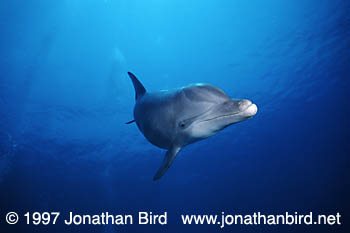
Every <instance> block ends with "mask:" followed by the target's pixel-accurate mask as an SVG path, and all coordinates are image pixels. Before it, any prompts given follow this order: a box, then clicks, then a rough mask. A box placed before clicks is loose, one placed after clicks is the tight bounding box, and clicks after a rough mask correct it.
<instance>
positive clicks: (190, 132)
mask: <svg viewBox="0 0 350 233" xmlns="http://www.w3.org/2000/svg"><path fill="white" fill-rule="evenodd" d="M182 92H183V94H182V95H183V98H182V102H184V103H185V104H184V103H183V105H182V106H183V109H182V111H181V116H182V117H179V119H178V122H177V132H178V134H180V135H181V138H184V139H185V141H184V142H183V144H190V143H193V142H196V141H199V140H201V139H205V138H207V137H210V136H212V135H214V134H216V133H218V132H219V131H221V130H222V129H224V128H226V127H227V126H230V125H232V124H234V123H237V122H241V121H244V120H248V119H250V118H252V117H253V116H254V115H255V114H256V113H257V111H258V108H257V106H256V105H255V104H253V103H252V102H251V101H250V100H246V99H231V98H229V97H228V96H227V95H226V94H225V93H224V92H223V91H222V90H221V89H219V88H217V87H214V86H212V85H209V84H195V85H191V86H188V87H184V88H183V89H182Z"/></svg>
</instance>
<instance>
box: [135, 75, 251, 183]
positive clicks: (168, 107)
mask: <svg viewBox="0 0 350 233" xmlns="http://www.w3.org/2000/svg"><path fill="white" fill-rule="evenodd" d="M128 74H129V76H130V78H131V80H132V82H133V84H134V88H135V91H136V104H135V107H134V120H133V121H130V122H128V123H132V122H136V124H137V126H138V128H139V130H140V131H141V132H142V133H143V135H144V136H145V137H146V138H147V140H148V141H149V142H151V143H152V144H153V145H155V146H157V147H160V148H163V149H167V150H168V151H167V153H166V155H165V157H164V160H163V162H162V165H161V166H160V168H159V170H158V171H157V173H156V174H155V176H154V178H153V180H157V179H159V178H161V177H162V176H163V175H164V173H165V172H166V171H167V169H168V168H169V167H170V165H171V163H172V162H173V161H174V159H175V157H176V155H177V154H178V153H179V152H180V150H181V149H182V148H183V147H184V146H186V145H189V144H191V143H194V142H197V141H199V140H203V139H205V138H208V137H210V136H212V135H215V134H216V133H218V132H219V131H221V130H223V129H224V128H226V127H227V126H230V125H232V124H234V123H237V122H241V121H244V120H248V119H250V118H252V117H253V116H254V115H255V114H256V112H257V110H258V109H257V106H256V105H255V104H253V103H252V102H251V101H250V100H245V99H243V100H238V99H231V98H230V97H228V96H227V95H226V94H225V93H224V92H223V91H222V90H221V89H219V88H217V87H214V86H212V85H210V84H202V83H197V84H192V85H188V86H185V87H182V88H178V89H173V90H167V91H158V92H152V93H148V92H146V89H145V88H144V87H143V86H142V84H141V83H140V82H139V81H138V79H137V78H136V77H135V75H133V74H132V73H130V72H129V73H128Z"/></svg>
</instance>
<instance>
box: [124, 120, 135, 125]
mask: <svg viewBox="0 0 350 233" xmlns="http://www.w3.org/2000/svg"><path fill="white" fill-rule="evenodd" d="M134 122H135V120H131V121H128V122H125V124H127V125H128V124H131V123H134Z"/></svg>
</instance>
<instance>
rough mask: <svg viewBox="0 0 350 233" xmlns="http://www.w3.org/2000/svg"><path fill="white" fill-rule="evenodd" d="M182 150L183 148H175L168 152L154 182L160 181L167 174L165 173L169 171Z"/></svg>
mask: <svg viewBox="0 0 350 233" xmlns="http://www.w3.org/2000/svg"><path fill="white" fill-rule="evenodd" d="M180 150H181V147H173V148H170V149H169V150H168V151H167V152H166V154H165V156H164V159H163V162H162V165H161V166H160V168H159V169H158V171H157V173H156V174H155V176H154V177H153V180H158V179H160V178H161V177H162V176H163V175H164V174H165V172H166V171H167V170H168V168H169V167H170V165H171V164H172V163H173V161H174V159H175V157H176V155H177V154H178V153H179V152H180Z"/></svg>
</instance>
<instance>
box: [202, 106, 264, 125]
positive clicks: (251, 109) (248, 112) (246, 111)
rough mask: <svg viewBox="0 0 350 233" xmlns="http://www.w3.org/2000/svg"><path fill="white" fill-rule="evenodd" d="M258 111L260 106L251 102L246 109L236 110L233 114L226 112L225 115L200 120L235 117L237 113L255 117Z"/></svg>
mask: <svg viewBox="0 0 350 233" xmlns="http://www.w3.org/2000/svg"><path fill="white" fill-rule="evenodd" d="M257 111H258V107H257V106H256V104H253V103H252V104H250V105H249V106H248V107H246V108H245V109H244V110H242V111H240V112H235V113H231V114H225V115H221V116H216V117H213V118H209V119H205V120H202V121H200V122H205V121H212V120H216V119H221V118H229V117H233V116H236V115H241V116H243V117H253V116H254V115H255V114H256V113H257Z"/></svg>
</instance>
